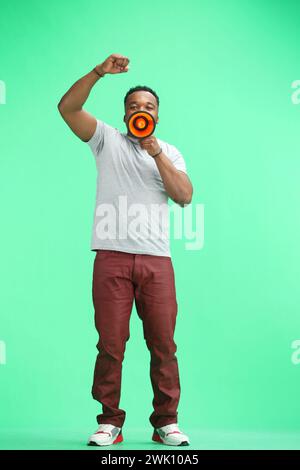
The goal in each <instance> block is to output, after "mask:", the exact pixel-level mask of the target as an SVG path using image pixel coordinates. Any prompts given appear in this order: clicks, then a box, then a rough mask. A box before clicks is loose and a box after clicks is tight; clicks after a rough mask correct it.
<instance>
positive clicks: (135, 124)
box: [128, 111, 156, 139]
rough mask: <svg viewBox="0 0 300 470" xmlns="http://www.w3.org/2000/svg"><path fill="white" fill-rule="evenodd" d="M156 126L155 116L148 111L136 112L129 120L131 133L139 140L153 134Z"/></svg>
mask: <svg viewBox="0 0 300 470" xmlns="http://www.w3.org/2000/svg"><path fill="white" fill-rule="evenodd" d="M155 125H156V123H155V120H154V118H153V116H152V115H151V114H150V113H148V112H147V111H136V112H134V113H133V114H132V115H131V116H130V118H129V120H128V130H129V132H130V133H131V134H132V135H133V136H134V137H137V138H138V139H143V138H144V137H148V136H149V135H151V134H153V132H154V130H155Z"/></svg>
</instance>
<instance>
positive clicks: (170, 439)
mask: <svg viewBox="0 0 300 470" xmlns="http://www.w3.org/2000/svg"><path fill="white" fill-rule="evenodd" d="M152 440H153V441H155V442H160V443H161V444H166V445H167V446H188V445H189V444H190V441H189V438H188V436H187V435H186V434H183V432H181V431H180V429H179V428H178V425H177V423H175V424H167V425H166V426H162V427H161V428H155V429H154V432H153V436H152Z"/></svg>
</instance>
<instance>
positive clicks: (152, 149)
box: [140, 135, 161, 157]
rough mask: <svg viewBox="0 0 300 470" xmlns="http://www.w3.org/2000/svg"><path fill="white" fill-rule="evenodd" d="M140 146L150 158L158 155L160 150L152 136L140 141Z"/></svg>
mask: <svg viewBox="0 0 300 470" xmlns="http://www.w3.org/2000/svg"><path fill="white" fill-rule="evenodd" d="M140 146H141V147H142V149H144V150H147V152H148V153H149V155H151V157H153V156H154V155H156V154H157V153H159V151H160V150H161V148H160V146H159V143H158V142H157V140H156V137H155V136H154V135H150V136H148V137H144V138H143V139H141V140H140Z"/></svg>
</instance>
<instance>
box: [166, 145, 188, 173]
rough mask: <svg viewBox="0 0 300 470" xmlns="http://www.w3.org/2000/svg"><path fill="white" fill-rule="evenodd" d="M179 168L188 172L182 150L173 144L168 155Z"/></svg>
mask: <svg viewBox="0 0 300 470" xmlns="http://www.w3.org/2000/svg"><path fill="white" fill-rule="evenodd" d="M168 156H169V157H170V159H171V161H172V163H173V165H174V166H175V168H176V169H177V170H180V171H183V172H184V173H187V170H186V163H185V160H184V158H183V156H182V154H181V152H180V151H179V150H178V149H177V148H176V147H175V146H174V145H172V146H171V152H170V153H169V155H168Z"/></svg>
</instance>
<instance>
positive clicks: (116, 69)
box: [95, 54, 129, 75]
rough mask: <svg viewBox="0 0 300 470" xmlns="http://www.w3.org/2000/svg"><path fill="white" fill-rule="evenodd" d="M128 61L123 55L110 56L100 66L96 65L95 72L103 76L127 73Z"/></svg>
mask: <svg viewBox="0 0 300 470" xmlns="http://www.w3.org/2000/svg"><path fill="white" fill-rule="evenodd" d="M128 64H129V59H128V57H125V56H124V55H120V54H111V55H110V56H109V57H108V58H107V59H106V60H105V61H104V62H102V64H99V65H96V67H95V69H96V71H97V72H98V73H99V74H101V75H103V74H106V73H112V74H113V73H123V72H128V70H129V67H128Z"/></svg>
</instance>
